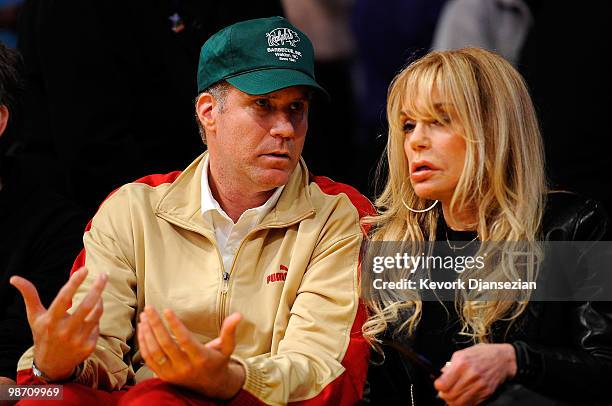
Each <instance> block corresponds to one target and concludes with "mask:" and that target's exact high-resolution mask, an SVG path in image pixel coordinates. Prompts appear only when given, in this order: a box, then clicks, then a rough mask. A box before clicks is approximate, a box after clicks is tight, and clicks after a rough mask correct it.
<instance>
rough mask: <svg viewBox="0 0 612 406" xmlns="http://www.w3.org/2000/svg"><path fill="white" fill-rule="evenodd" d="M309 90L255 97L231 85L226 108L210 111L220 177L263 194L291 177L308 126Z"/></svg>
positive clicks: (210, 140) (214, 165) (213, 163)
mask: <svg viewBox="0 0 612 406" xmlns="http://www.w3.org/2000/svg"><path fill="white" fill-rule="evenodd" d="M307 89H308V88H307V87H305V86H294V87H289V88H285V89H281V90H278V91H276V92H272V93H268V94H264V95H255V96H252V95H249V94H246V93H244V92H242V91H240V90H238V89H236V88H235V87H232V86H230V88H229V90H228V93H227V95H226V98H225V101H224V103H223V107H222V108H221V109H220V108H219V107H218V105H217V107H215V108H213V109H212V111H211V112H210V117H211V119H212V121H211V123H212V126H211V125H209V126H207V129H206V131H207V136H206V140H207V144H208V150H209V153H210V167H211V174H212V176H213V177H214V179H215V181H216V182H218V183H225V184H227V185H231V187H232V188H234V189H235V190H240V191H244V193H260V192H264V191H269V190H272V189H274V188H276V187H278V186H282V185H284V184H286V183H287V182H288V181H289V177H290V176H291V173H292V172H293V170H294V169H295V167H296V165H297V163H298V160H299V158H300V155H301V153H302V148H303V147H304V140H305V136H306V130H307V129H308V108H309V100H308V90H307ZM236 188H238V189H236Z"/></svg>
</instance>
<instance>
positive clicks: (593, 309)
mask: <svg viewBox="0 0 612 406" xmlns="http://www.w3.org/2000/svg"><path fill="white" fill-rule="evenodd" d="M607 223H608V217H607V215H606V213H605V211H604V210H603V209H602V207H601V204H600V203H598V202H596V201H594V200H587V199H584V198H581V197H579V196H578V195H575V194H571V193H551V194H549V197H548V203H547V209H546V211H545V215H544V218H543V224H542V230H543V239H544V240H546V241H595V240H599V239H601V237H602V236H603V235H604V233H605V230H606V227H607ZM451 311H452V308H451ZM499 324H500V325H498V326H497V327H501V328H497V329H496V328H495V325H494V329H493V331H494V333H493V335H494V336H493V341H494V342H497V343H501V342H507V343H511V344H512V345H513V346H514V348H515V350H516V356H517V358H516V359H517V375H516V376H515V378H514V379H513V380H512V381H511V382H508V383H507V384H505V385H503V386H502V387H500V388H499V390H498V392H497V393H496V396H493V397H492V398H491V399H490V400H489V402H491V403H490V404H496V405H497V404H513V403H516V404H518V403H521V404H523V405H527V404H533V405H544V404H566V403H562V402H570V403H569V404H608V403H607V402H612V400H611V399H612V396H610V394H609V385H610V383H612V302H530V303H529V305H528V306H527V308H526V310H525V311H524V312H523V313H522V314H521V316H520V317H519V319H518V320H517V322H516V323H513V324H512V326H511V328H510V330H509V331H508V333H506V328H503V327H505V326H502V325H501V324H503V322H500V323H499ZM419 327H422V325H420V324H419ZM419 327H417V330H418V328H419ZM496 331H497V332H498V334H496V333H495V332H496ZM404 344H405V345H410V343H408V342H406V343H404ZM466 346H468V345H466ZM462 348H464V347H462ZM458 349H460V348H456V350H458ZM417 350H418V349H417ZM380 360H381V357H380V356H379V355H378V354H376V353H373V361H374V362H376V361H380ZM517 385H520V386H521V387H522V388H524V389H523V390H522V391H520V393H519V392H517V393H513V394H512V401H511V402H510V403H504V402H503V401H500V402H499V403H495V399H496V398H497V399H499V398H500V397H504V396H503V393H504V391H508V392H509V391H510V390H514V389H515V386H517ZM411 392H412V393H411ZM434 395H435V390H434V389H433V381H432V380H431V379H430V378H429V377H427V376H426V374H425V373H424V372H422V371H421V370H420V369H417V368H416V367H415V366H414V365H412V364H411V363H410V362H408V361H407V360H406V359H404V358H403V357H401V356H400V355H399V354H398V353H397V352H396V351H394V350H392V349H390V348H389V347H385V361H384V363H383V364H382V365H371V366H370V369H369V371H368V383H367V385H366V389H365V400H366V402H368V403H370V404H385V405H387V404H388V405H391V404H410V402H411V399H412V400H413V401H414V404H416V405H432V404H443V403H442V402H441V401H440V400H437V399H435V397H434ZM540 396H541V397H540ZM557 400H558V401H560V403H554V402H556V401H557ZM547 402H548V403H547Z"/></svg>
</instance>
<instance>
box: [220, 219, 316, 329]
mask: <svg viewBox="0 0 612 406" xmlns="http://www.w3.org/2000/svg"><path fill="white" fill-rule="evenodd" d="M313 212H314V210H311V211H309V212H307V213H305V214H304V215H303V216H300V217H298V218H297V219H296V220H293V221H291V222H289V223H284V224H276V225H274V226H262V225H261V224H260V225H259V226H257V227H255V228H254V229H252V230H251V231H249V232H248V233H247V235H245V236H244V238H243V239H242V241H240V245H239V246H238V249H237V250H236V252H235V253H234V258H233V259H232V265H231V266H230V270H229V272H228V271H226V270H225V268H223V274H222V282H221V283H222V285H221V298H220V299H219V300H220V302H221V305H220V306H219V334H221V326H222V325H223V320H225V317H226V314H225V313H226V312H227V309H226V302H227V296H228V294H227V292H228V290H229V282H230V277H231V273H232V270H233V269H234V266H235V264H236V258H238V253H240V250H241V249H242V245H243V244H244V242H245V241H246V240H247V239H248V238H249V237H250V236H251V234H253V233H256V232H258V231H261V230H266V229H273V228H283V227H288V226H290V225H291V224H295V223H297V222H299V221H301V220H303V219H305V218H306V217H308V216H310V215H311V214H312V213H313ZM217 252H218V249H217ZM219 255H220V254H219ZM221 264H223V259H222V258H221Z"/></svg>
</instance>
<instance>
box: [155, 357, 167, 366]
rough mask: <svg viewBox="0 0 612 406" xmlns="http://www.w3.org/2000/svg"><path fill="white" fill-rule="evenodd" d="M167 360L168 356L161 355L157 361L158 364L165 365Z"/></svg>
mask: <svg viewBox="0 0 612 406" xmlns="http://www.w3.org/2000/svg"><path fill="white" fill-rule="evenodd" d="M166 361H168V358H166V357H161V358H160V359H158V360H157V361H155V362H157V365H164V364H165V363H166Z"/></svg>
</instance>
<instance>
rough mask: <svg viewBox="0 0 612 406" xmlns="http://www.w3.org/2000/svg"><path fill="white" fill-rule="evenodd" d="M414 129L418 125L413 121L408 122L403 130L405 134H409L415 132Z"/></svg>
mask: <svg viewBox="0 0 612 406" xmlns="http://www.w3.org/2000/svg"><path fill="white" fill-rule="evenodd" d="M414 127H416V125H415V123H414V122H413V121H406V122H405V123H404V127H403V128H402V129H403V130H404V132H405V133H409V132H412V131H413V130H414Z"/></svg>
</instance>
